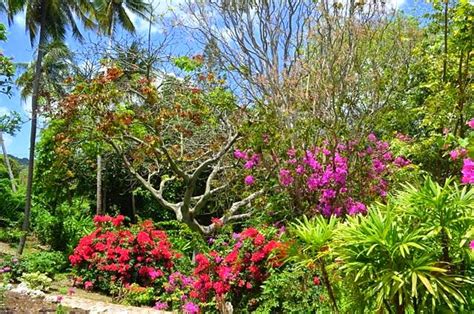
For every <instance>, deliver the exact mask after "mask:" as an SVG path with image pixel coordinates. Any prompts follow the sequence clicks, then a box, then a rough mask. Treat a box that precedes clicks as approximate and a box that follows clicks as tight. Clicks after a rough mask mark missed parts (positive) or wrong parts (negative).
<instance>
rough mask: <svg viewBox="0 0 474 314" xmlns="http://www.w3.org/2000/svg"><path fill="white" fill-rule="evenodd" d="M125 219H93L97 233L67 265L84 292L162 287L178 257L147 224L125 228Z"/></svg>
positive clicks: (164, 237) (85, 239) (81, 243)
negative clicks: (85, 290) (86, 290)
mask: <svg viewBox="0 0 474 314" xmlns="http://www.w3.org/2000/svg"><path fill="white" fill-rule="evenodd" d="M123 221H124V216H121V215H119V216H117V217H115V218H112V217H110V216H96V217H95V218H94V222H95V225H96V229H95V230H94V231H93V232H92V233H91V234H89V235H87V236H85V237H83V238H82V239H81V240H80V241H79V245H78V246H77V247H76V248H75V249H74V253H73V254H72V255H71V256H69V261H70V262H71V264H72V266H73V267H74V269H75V271H76V274H77V276H78V280H77V283H78V284H79V285H81V286H84V287H85V288H86V289H92V288H97V289H98V290H102V291H105V292H110V291H111V290H113V289H115V288H116V286H117V285H118V286H127V285H129V284H132V283H136V284H139V285H141V286H145V287H146V286H158V287H159V286H161V284H162V281H163V279H164V278H166V277H167V275H168V274H169V273H170V272H171V270H172V268H173V264H174V262H173V260H174V259H176V258H178V257H179V254H178V253H176V252H174V251H173V250H172V249H171V243H170V242H169V240H168V238H167V235H166V233H165V232H163V231H161V230H156V229H155V228H154V227H153V223H152V222H151V221H150V220H147V221H144V222H142V223H141V224H139V225H133V226H132V227H130V228H127V227H125V226H124V225H123Z"/></svg>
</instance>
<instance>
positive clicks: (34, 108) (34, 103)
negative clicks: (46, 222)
mask: <svg viewBox="0 0 474 314" xmlns="http://www.w3.org/2000/svg"><path fill="white" fill-rule="evenodd" d="M47 5H48V1H47V0H43V1H41V22H40V37H39V43H38V55H37V56H36V65H35V78H34V81H33V95H32V97H31V132H30V154H29V161H28V178H27V181H26V201H25V216H24V218H23V225H22V226H21V230H22V235H21V237H20V244H19V245H18V251H17V254H18V255H21V254H23V250H24V249H25V244H26V236H27V233H28V231H29V229H30V219H31V197H32V192H33V171H34V164H35V146H36V124H37V118H38V96H39V85H40V78H41V64H42V63H43V56H44V47H43V46H44V45H45V44H46V12H47V8H46V6H47Z"/></svg>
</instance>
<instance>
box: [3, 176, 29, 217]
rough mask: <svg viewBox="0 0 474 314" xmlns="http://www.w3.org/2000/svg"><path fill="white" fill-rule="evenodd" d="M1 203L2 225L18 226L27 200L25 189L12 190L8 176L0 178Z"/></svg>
mask: <svg viewBox="0 0 474 314" xmlns="http://www.w3.org/2000/svg"><path fill="white" fill-rule="evenodd" d="M0 204H1V205H0V206H1V216H0V226H16V225H17V224H18V223H19V222H20V219H21V217H22V215H23V213H22V210H23V208H24V207H25V200H24V194H23V191H21V190H20V191H18V192H17V193H14V192H13V191H12V188H11V184H10V181H9V179H8V176H7V177H6V178H4V179H3V178H2V179H0Z"/></svg>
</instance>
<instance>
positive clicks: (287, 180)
mask: <svg viewBox="0 0 474 314" xmlns="http://www.w3.org/2000/svg"><path fill="white" fill-rule="evenodd" d="M293 181H294V179H293V177H292V176H291V173H290V170H288V169H280V183H281V185H283V186H289V185H290V184H292V183H293Z"/></svg>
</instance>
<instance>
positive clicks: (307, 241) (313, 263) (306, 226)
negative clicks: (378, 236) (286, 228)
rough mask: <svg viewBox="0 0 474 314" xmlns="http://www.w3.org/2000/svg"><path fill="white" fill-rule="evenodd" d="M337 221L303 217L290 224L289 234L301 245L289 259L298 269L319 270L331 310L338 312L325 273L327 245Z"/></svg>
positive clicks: (335, 219) (327, 276)
mask: <svg viewBox="0 0 474 314" xmlns="http://www.w3.org/2000/svg"><path fill="white" fill-rule="evenodd" d="M337 224H338V219H337V218H336V217H335V216H331V218H329V219H326V218H324V217H323V216H317V217H314V218H312V219H308V218H307V217H306V216H303V218H302V220H299V219H297V220H296V223H293V224H292V228H291V232H292V233H293V234H294V235H295V236H296V238H297V239H298V240H299V242H300V243H301V244H302V245H301V248H302V249H301V251H298V252H297V253H296V254H293V256H291V257H290V260H292V261H294V262H296V264H297V265H298V266H300V267H305V268H306V267H310V268H311V267H316V268H319V269H320V270H321V273H322V277H323V282H324V285H325V286H326V289H327V291H328V294H329V298H330V299H331V303H332V306H333V310H334V311H335V312H338V305H337V299H336V295H335V293H334V288H333V285H332V282H331V280H330V278H329V275H328V271H327V267H326V264H327V261H326V260H325V258H326V256H328V253H329V251H330V250H329V244H330V241H331V240H332V237H333V234H334V231H335V230H336V227H337Z"/></svg>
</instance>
